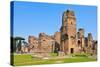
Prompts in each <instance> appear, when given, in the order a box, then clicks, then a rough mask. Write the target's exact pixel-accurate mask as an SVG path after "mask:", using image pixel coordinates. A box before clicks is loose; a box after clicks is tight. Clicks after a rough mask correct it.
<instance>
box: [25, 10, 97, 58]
mask: <svg viewBox="0 0 100 67" xmlns="http://www.w3.org/2000/svg"><path fill="white" fill-rule="evenodd" d="M76 19H77V18H76V16H75V13H74V11H72V10H67V11H65V12H64V13H63V15H62V25H61V28H60V31H57V32H55V34H54V35H52V36H50V35H46V34H45V33H40V34H39V37H38V38H37V37H35V36H29V37H28V46H27V48H28V49H27V50H26V51H27V52H30V53H37V54H40V55H45V56H47V55H48V53H52V52H55V53H58V54H59V56H64V55H70V54H73V53H90V54H97V41H96V40H93V37H92V34H91V33H88V36H87V37H85V36H84V33H85V30H84V29H83V28H79V29H78V31H77V26H76V24H77V23H76ZM25 49H26V48H25Z"/></svg>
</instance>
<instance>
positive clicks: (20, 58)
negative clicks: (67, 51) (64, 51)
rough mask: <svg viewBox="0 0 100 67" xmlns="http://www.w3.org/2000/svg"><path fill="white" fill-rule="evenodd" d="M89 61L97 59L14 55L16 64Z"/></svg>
mask: <svg viewBox="0 0 100 67" xmlns="http://www.w3.org/2000/svg"><path fill="white" fill-rule="evenodd" d="M88 61H96V59H94V58H88V57H72V58H52V59H40V58H32V56H31V55H30V54H23V55H14V66H19V65H36V64H55V63H72V62H88Z"/></svg>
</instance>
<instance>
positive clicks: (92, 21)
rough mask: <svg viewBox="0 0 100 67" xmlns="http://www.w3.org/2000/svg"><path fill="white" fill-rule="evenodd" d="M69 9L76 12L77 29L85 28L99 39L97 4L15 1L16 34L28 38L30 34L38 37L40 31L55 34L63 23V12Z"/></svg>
mask: <svg viewBox="0 0 100 67" xmlns="http://www.w3.org/2000/svg"><path fill="white" fill-rule="evenodd" d="M67 9H71V10H73V11H74V12H75V16H76V19H77V21H76V23H77V29H79V28H84V30H85V36H87V34H88V33H89V32H91V33H92V35H93V38H94V39H97V14H96V13H97V8H96V7H95V6H82V5H68V4H50V3H36V2H23V1H15V2H14V14H13V15H14V36H21V37H24V38H26V39H27V37H28V36H29V35H34V36H36V37H38V34H39V33H40V32H44V33H46V34H48V35H53V34H54V33H55V32H56V31H59V29H60V27H61V24H62V14H63V12H64V11H66V10H67Z"/></svg>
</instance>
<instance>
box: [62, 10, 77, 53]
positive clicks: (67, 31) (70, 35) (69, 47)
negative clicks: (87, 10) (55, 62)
mask: <svg viewBox="0 0 100 67" xmlns="http://www.w3.org/2000/svg"><path fill="white" fill-rule="evenodd" d="M75 47H76V17H75V15H74V12H73V11H69V10H67V11H65V12H64V13H63V17H62V26H61V51H62V52H64V53H65V54H70V53H74V51H75Z"/></svg>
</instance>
